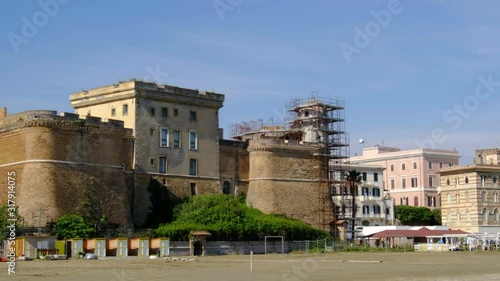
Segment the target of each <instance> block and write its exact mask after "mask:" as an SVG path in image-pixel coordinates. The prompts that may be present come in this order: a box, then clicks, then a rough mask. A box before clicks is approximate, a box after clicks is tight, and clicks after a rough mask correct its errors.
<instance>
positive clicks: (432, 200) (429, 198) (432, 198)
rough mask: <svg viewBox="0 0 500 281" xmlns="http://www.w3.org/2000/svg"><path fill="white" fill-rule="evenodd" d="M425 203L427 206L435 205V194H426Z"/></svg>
mask: <svg viewBox="0 0 500 281" xmlns="http://www.w3.org/2000/svg"><path fill="white" fill-rule="evenodd" d="M427 205H428V206H429V207H436V197H435V196H427Z"/></svg>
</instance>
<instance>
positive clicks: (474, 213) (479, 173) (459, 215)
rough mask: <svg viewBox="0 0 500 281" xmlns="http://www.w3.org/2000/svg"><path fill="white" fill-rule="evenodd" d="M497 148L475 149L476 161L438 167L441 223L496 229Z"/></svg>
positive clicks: (499, 222)
mask: <svg viewBox="0 0 500 281" xmlns="http://www.w3.org/2000/svg"><path fill="white" fill-rule="evenodd" d="M499 152H500V150H499V149H483V150H477V151H476V164H474V165H469V166H458V167H452V168H448V169H444V170H442V171H440V174H441V187H440V189H441V197H442V211H441V214H442V223H443V225H448V226H449V227H450V228H453V229H460V230H463V231H467V232H482V233H484V232H490V233H500V212H499V210H500V198H499V195H500V185H499V183H498V180H499V178H500V165H499V163H498V155H499V154H500V153H499Z"/></svg>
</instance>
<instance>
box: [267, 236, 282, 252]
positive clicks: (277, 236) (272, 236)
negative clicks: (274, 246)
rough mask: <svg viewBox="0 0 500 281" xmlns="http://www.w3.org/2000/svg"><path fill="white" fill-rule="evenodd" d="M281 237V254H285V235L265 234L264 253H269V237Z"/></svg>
mask: <svg viewBox="0 0 500 281" xmlns="http://www.w3.org/2000/svg"><path fill="white" fill-rule="evenodd" d="M278 238H281V254H282V255H283V256H284V255H285V240H284V239H283V236H265V237H264V254H265V255H267V239H278Z"/></svg>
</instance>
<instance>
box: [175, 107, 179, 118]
mask: <svg viewBox="0 0 500 281" xmlns="http://www.w3.org/2000/svg"><path fill="white" fill-rule="evenodd" d="M178 115H179V110H178V109H177V108H174V116H178Z"/></svg>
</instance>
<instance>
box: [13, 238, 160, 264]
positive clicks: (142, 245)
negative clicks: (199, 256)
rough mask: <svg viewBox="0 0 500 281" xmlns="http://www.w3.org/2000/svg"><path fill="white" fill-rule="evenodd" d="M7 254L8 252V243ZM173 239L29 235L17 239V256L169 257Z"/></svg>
mask: <svg viewBox="0 0 500 281" xmlns="http://www.w3.org/2000/svg"><path fill="white" fill-rule="evenodd" d="M4 247H5V249H3V253H4V254H3V255H6V254H5V253H8V252H9V251H8V249H7V247H8V243H7V242H5V243H4ZM169 247H170V240H169V238H152V239H149V238H113V239H106V238H93V239H82V238H73V239H68V240H57V239H56V238H55V237H40V236H26V237H19V238H17V239H16V257H21V256H25V257H28V258H33V259H35V258H40V256H41V255H42V256H43V255H67V257H78V256H80V255H81V253H93V254H96V255H97V256H98V257H107V256H108V257H127V256H149V255H160V256H168V255H169V254H170V253H169Z"/></svg>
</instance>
